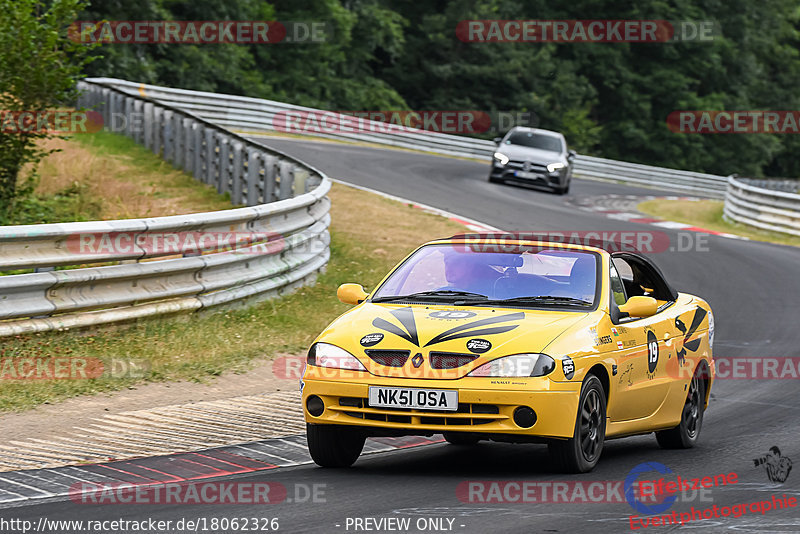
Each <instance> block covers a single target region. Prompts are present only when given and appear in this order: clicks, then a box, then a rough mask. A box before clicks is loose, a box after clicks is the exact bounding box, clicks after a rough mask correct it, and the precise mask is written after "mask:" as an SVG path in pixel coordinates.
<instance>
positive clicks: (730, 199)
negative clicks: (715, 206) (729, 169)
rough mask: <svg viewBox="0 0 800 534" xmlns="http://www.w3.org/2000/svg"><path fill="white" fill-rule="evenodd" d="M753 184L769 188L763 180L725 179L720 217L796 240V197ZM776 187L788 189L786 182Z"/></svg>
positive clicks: (799, 205) (799, 222) (799, 225)
mask: <svg viewBox="0 0 800 534" xmlns="http://www.w3.org/2000/svg"><path fill="white" fill-rule="evenodd" d="M753 183H755V184H758V185H760V186H764V185H769V183H768V182H766V181H764V180H747V179H744V178H738V179H737V178H734V177H730V178H728V191H727V194H726V195H725V208H724V211H723V214H724V217H725V218H726V219H728V220H730V221H734V222H738V223H742V224H746V225H749V226H754V227H756V228H761V229H762V230H769V231H772V232H780V233H782V234H789V235H795V236H800V195H798V194H794V193H788V192H785V191H779V190H771V189H766V188H765V187H756V186H755V185H753ZM796 184H797V182H795V190H796V187H797V185H796ZM778 185H779V186H780V187H781V189H785V188H787V187H788V186H787V185H786V182H784V183H782V184H778Z"/></svg>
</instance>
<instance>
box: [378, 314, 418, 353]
mask: <svg viewBox="0 0 800 534" xmlns="http://www.w3.org/2000/svg"><path fill="white" fill-rule="evenodd" d="M372 325H373V326H374V327H375V328H380V329H381V330H385V331H387V332H389V333H390V334H394V335H396V336H398V337H401V338H403V339H405V340H406V341H408V342H409V343H414V344H415V345H417V346H419V342H417V340H416V339H413V338H412V337H411V336H410V335H408V334H407V333H406V332H404V331H402V330H401V329H400V327H399V326H396V325H393V324H392V323H390V322H389V321H387V320H386V319H382V318H380V317H377V318H375V319H373V321H372Z"/></svg>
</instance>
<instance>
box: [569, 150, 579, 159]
mask: <svg viewBox="0 0 800 534" xmlns="http://www.w3.org/2000/svg"><path fill="white" fill-rule="evenodd" d="M567 154H569V156H568V157H567V159H575V156H577V155H578V153H577V152H575V151H574V150H570V151H569V152H567Z"/></svg>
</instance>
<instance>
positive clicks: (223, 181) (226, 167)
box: [217, 135, 231, 194]
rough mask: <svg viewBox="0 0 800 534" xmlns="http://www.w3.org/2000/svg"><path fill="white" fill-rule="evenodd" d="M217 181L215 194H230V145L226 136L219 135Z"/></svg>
mask: <svg viewBox="0 0 800 534" xmlns="http://www.w3.org/2000/svg"><path fill="white" fill-rule="evenodd" d="M218 139H219V180H218V181H217V192H219V193H220V194H225V193H230V192H231V143H230V139H229V138H228V136H227V135H219V136H218Z"/></svg>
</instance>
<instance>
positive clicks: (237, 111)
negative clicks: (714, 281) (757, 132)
mask: <svg viewBox="0 0 800 534" xmlns="http://www.w3.org/2000/svg"><path fill="white" fill-rule="evenodd" d="M91 80H92V81H96V82H101V83H105V84H109V85H113V86H114V87H119V88H125V89H127V90H129V91H138V92H140V93H141V94H146V95H147V96H149V97H150V98H153V99H155V100H158V101H159V102H165V103H168V104H171V105H173V106H175V107H178V108H180V109H185V110H188V111H191V112H192V113H194V114H196V115H198V116H200V117H203V118H204V119H207V120H208V121H210V122H213V123H215V124H219V125H220V126H224V127H225V128H229V129H232V130H237V131H240V132H249V133H264V132H274V131H276V129H275V117H276V115H279V114H282V113H287V112H299V113H304V112H309V113H315V114H320V113H332V114H333V115H338V114H335V113H333V112H324V111H322V110H318V109H313V108H307V107H302V106H295V105H292V104H286V103H283V102H276V101H273V100H265V99H261V98H250V97H244V96H235V95H222V94H217V93H208V92H203V91H189V90H186V89H174V88H170V87H161V86H157V85H147V84H141V83H135V82H129V81H125V80H118V79H115V78H92V79H91ZM365 123H367V124H369V127H368V128H365V130H369V131H360V132H359V131H353V132H348V131H343V129H340V130H339V131H333V130H330V131H327V132H324V131H323V132H318V133H317V132H315V134H314V135H315V136H318V137H326V138H331V139H339V140H346V141H357V142H366V143H375V144H381V145H387V146H393V147H400V148H410V149H414V150H422V151H426V152H434V153H437V154H445V155H450V156H460V157H468V158H477V159H481V160H485V161H487V162H488V161H490V160H491V159H492V154H493V153H494V151H495V150H496V148H497V145H496V144H495V143H493V142H492V141H487V140H485V139H473V138H470V137H465V136H459V135H449V134H443V133H439V132H429V131H425V130H412V129H408V128H403V129H402V131H391V132H386V133H384V132H382V131H381V130H385V129H386V125H385V124H384V123H379V122H375V121H365ZM487 171H488V169H487ZM573 172H574V175H575V176H578V177H581V178H587V179H595V180H606V181H618V182H624V183H630V184H634V185H640V186H646V187H657V188H661V189H666V190H672V191H680V192H683V193H691V194H695V195H703V196H708V197H712V198H720V199H721V198H723V197H724V196H725V187H726V183H727V178H726V177H724V176H716V175H713V174H704V173H698V172H690V171H681V170H677V169H668V168H663V167H653V166H649V165H640V164H636V163H628V162H624V161H615V160H609V159H604V158H595V157H592V156H583V155H579V156H578V157H577V158H576V159H575V168H574V171H573ZM487 174H488V172H487Z"/></svg>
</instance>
